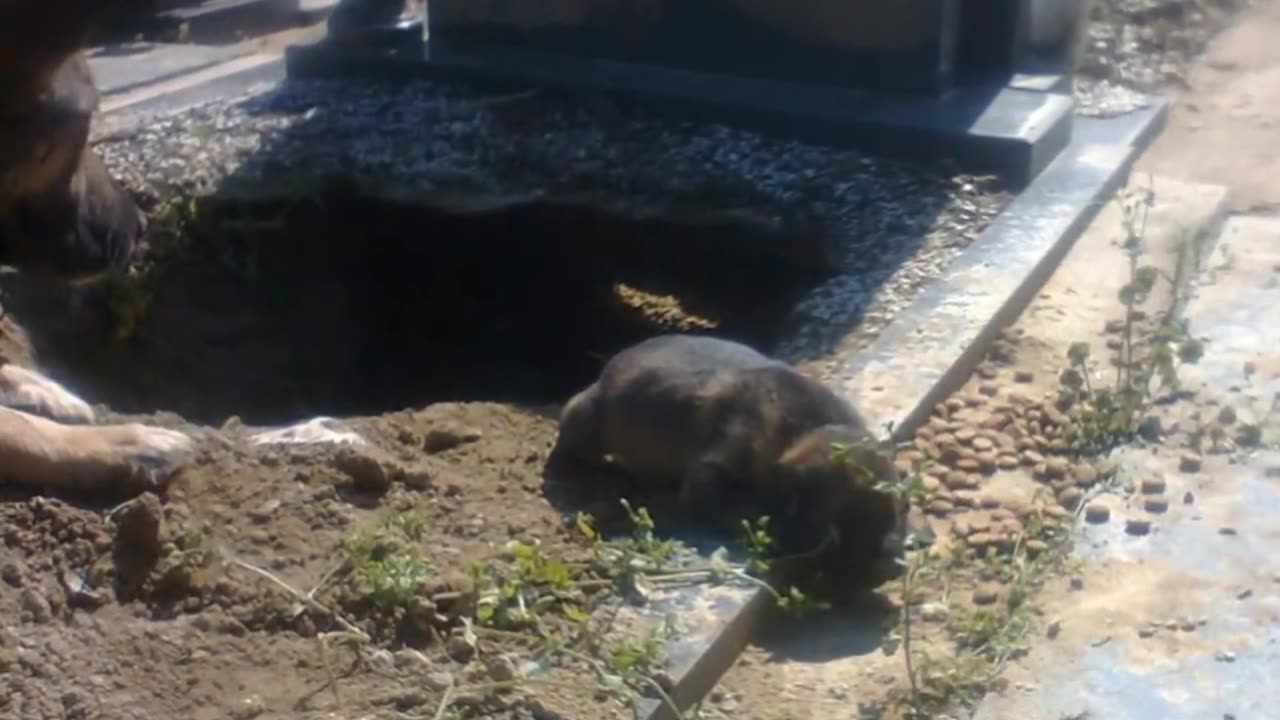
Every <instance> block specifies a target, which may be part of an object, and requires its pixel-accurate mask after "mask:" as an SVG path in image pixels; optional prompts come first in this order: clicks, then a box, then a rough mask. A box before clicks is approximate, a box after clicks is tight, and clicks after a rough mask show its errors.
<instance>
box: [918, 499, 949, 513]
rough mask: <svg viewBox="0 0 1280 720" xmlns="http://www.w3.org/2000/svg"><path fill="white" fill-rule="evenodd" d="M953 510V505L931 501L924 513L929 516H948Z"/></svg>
mask: <svg viewBox="0 0 1280 720" xmlns="http://www.w3.org/2000/svg"><path fill="white" fill-rule="evenodd" d="M954 509H955V505H952V504H951V503H949V502H947V501H946V500H933V501H932V502H930V503H929V507H927V508H925V512H927V513H929V514H930V515H937V516H942V515H947V514H949V513H950V512H951V511H952V510H954Z"/></svg>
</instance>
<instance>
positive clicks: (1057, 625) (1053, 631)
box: [1044, 620, 1062, 640]
mask: <svg viewBox="0 0 1280 720" xmlns="http://www.w3.org/2000/svg"><path fill="white" fill-rule="evenodd" d="M1060 632H1062V623H1061V622H1059V621H1057V620H1054V621H1053V622H1051V623H1049V627H1047V628H1045V630H1044V635H1045V637H1047V638H1049V639H1050V640H1052V639H1054V638H1056V637H1058V633H1060Z"/></svg>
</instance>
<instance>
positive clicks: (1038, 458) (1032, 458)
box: [1019, 443, 1044, 465]
mask: <svg viewBox="0 0 1280 720" xmlns="http://www.w3.org/2000/svg"><path fill="white" fill-rule="evenodd" d="M1019 444H1021V443H1019ZM1042 462H1044V456H1043V455H1041V454H1040V453H1038V452H1036V451H1035V450H1023V451H1022V464H1023V465H1039V464H1040V463H1042Z"/></svg>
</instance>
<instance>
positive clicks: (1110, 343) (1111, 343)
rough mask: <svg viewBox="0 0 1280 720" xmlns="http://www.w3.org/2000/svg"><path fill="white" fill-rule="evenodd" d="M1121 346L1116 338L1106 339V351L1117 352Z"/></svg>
mask: <svg viewBox="0 0 1280 720" xmlns="http://www.w3.org/2000/svg"><path fill="white" fill-rule="evenodd" d="M1122 345H1123V343H1122V342H1121V340H1120V338H1116V337H1109V338H1107V349H1108V350H1119V349H1120V348H1121V346H1122Z"/></svg>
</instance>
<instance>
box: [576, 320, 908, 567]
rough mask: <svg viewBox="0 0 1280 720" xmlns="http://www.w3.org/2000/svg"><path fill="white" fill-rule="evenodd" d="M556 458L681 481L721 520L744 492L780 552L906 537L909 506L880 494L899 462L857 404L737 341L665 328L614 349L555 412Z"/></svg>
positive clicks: (852, 555) (692, 501) (693, 502)
mask: <svg viewBox="0 0 1280 720" xmlns="http://www.w3.org/2000/svg"><path fill="white" fill-rule="evenodd" d="M552 457H553V458H558V459H566V460H572V461H576V462H580V463H588V464H591V463H600V462H602V461H605V460H606V459H608V460H609V461H611V462H612V463H614V464H615V465H617V466H620V467H621V468H623V469H625V470H626V471H627V472H628V473H630V474H632V475H635V476H637V477H639V478H642V479H643V480H645V481H647V482H655V483H663V484H666V485H669V486H672V487H678V488H679V493H680V501H681V502H680V504H681V506H682V508H683V509H684V511H685V512H687V513H688V514H689V515H690V516H691V517H692V518H695V519H699V520H711V521H713V522H714V521H715V520H717V519H721V520H723V519H727V518H725V517H724V515H725V510H726V509H727V508H729V507H733V506H735V505H738V504H739V502H738V501H740V500H742V499H748V500H749V501H750V502H749V505H754V506H755V509H757V510H759V511H762V512H764V513H765V514H768V515H770V516H771V517H772V518H773V519H774V521H775V531H776V532H777V533H778V538H777V539H778V540H779V541H780V544H781V545H782V546H783V549H784V550H785V551H791V552H803V551H806V550H811V549H814V548H815V547H817V546H819V545H820V544H821V543H822V542H823V541H824V540H825V539H828V532H829V530H834V531H835V533H834V536H835V538H837V539H838V542H839V547H840V552H841V555H842V556H843V557H844V558H845V560H846V562H847V564H848V566H849V567H848V568H847V569H848V570H849V571H851V572H853V573H858V572H861V571H864V570H868V569H869V567H870V566H872V565H874V564H876V563H877V562H878V561H879V560H881V559H883V558H884V557H885V554H886V553H885V551H886V550H892V549H893V548H894V547H895V545H896V544H897V543H898V542H900V540H901V538H900V537H899V536H900V535H901V533H902V528H903V524H902V523H903V521H904V518H905V511H906V509H905V508H902V507H900V506H899V503H898V500H897V496H896V494H893V493H887V492H883V491H881V490H877V489H876V488H875V485H876V483H877V482H878V481H881V480H893V479H895V478H896V477H897V475H896V470H895V468H894V466H893V463H892V461H891V459H890V458H889V456H888V455H887V454H885V453H884V452H882V451H881V449H880V448H879V447H878V446H877V445H876V444H875V443H874V441H873V439H872V437H871V435H870V434H869V433H868V432H867V429H866V426H865V423H864V422H863V420H862V418H861V417H860V416H859V414H858V412H857V411H856V410H855V409H854V408H853V407H852V406H851V405H850V404H849V403H848V402H846V401H845V400H844V399H843V398H841V397H839V396H837V395H836V394H835V393H834V392H832V391H831V390H829V389H828V388H827V387H825V386H824V385H822V384H821V383H818V382H816V381H814V380H811V379H809V378H807V377H805V376H803V375H801V374H800V373H798V372H797V371H796V370H795V369H794V368H792V367H791V366H789V365H787V364H785V363H782V362H780V361H777V360H774V359H771V358H768V357H766V356H764V355H761V354H760V353H758V352H756V351H755V350H752V349H751V348H749V347H747V346H745V345H741V344H738V343H735V342H729V341H725V340H718V339H715V338H709V337H696V336H686V335H664V336H659V337H655V338H651V339H649V340H646V341H644V342H641V343H639V344H638V345H634V346H632V347H630V348H627V349H626V350H623V351H622V352H620V353H618V354H617V355H615V356H614V357H613V358H612V359H611V360H609V362H608V363H606V364H605V366H604V369H603V371H602V372H601V374H600V378H599V379H598V380H597V381H596V382H595V383H593V384H592V385H591V386H590V387H588V388H587V389H585V390H583V391H582V392H580V393H578V394H577V395H576V396H574V397H573V398H572V399H571V400H570V401H569V402H568V404H566V405H565V407H564V410H563V412H562V413H561V416H560V433H559V436H558V438H557V440H556V445H555V448H554V449H553V450H552Z"/></svg>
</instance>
